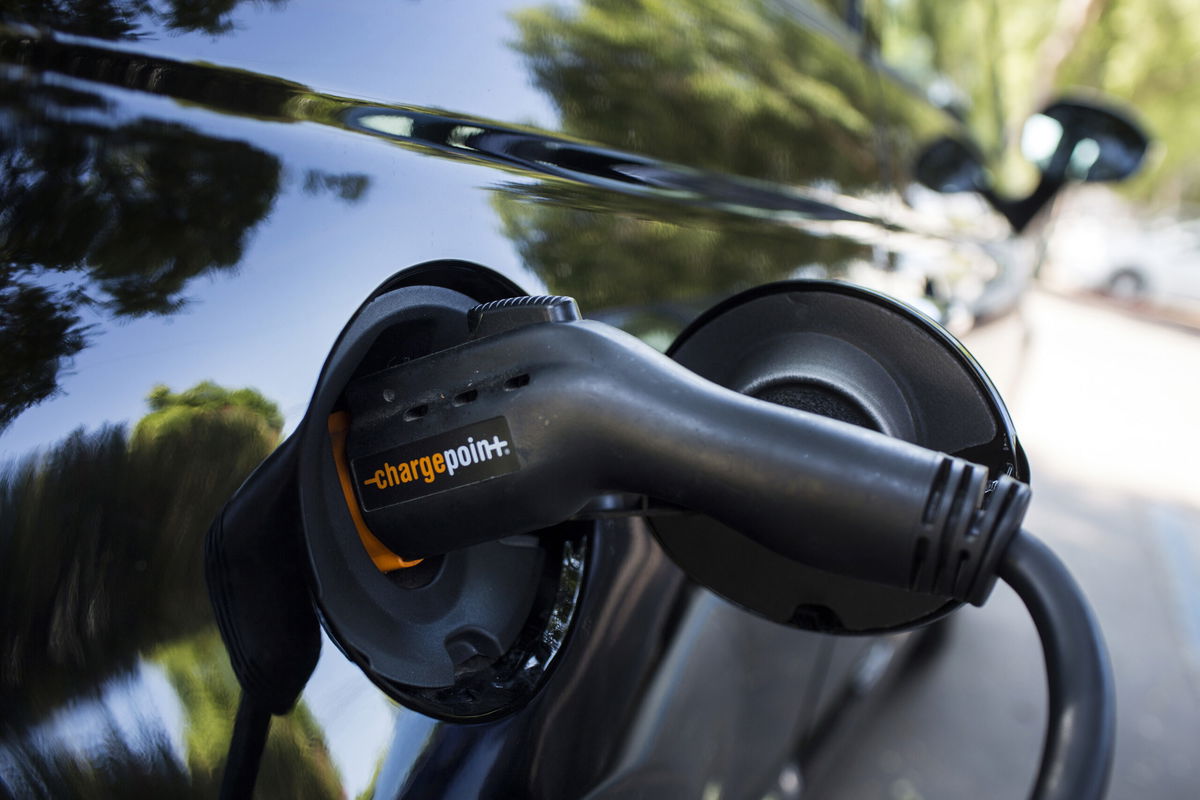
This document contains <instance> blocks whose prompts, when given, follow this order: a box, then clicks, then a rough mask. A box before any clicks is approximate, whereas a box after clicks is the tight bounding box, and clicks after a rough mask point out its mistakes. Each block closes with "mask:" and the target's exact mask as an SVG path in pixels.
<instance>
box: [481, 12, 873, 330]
mask: <svg viewBox="0 0 1200 800" xmlns="http://www.w3.org/2000/svg"><path fill="white" fill-rule="evenodd" d="M514 21H515V23H516V25H517V29H518V31H519V36H518V39H517V40H516V42H514V47H516V49H517V50H518V51H519V52H521V53H522V54H523V55H524V56H525V59H526V63H527V64H528V66H529V69H530V71H531V73H532V75H533V80H534V83H535V84H536V85H537V86H538V88H540V89H541V90H543V91H544V92H545V93H546V94H547V95H548V96H549V98H550V99H551V101H552V102H553V103H554V104H555V106H556V107H557V108H558V110H559V113H560V117H561V125H562V129H563V130H564V132H566V133H568V134H570V135H574V136H578V137H581V138H584V139H587V140H590V141H594V142H598V143H601V144H603V145H606V146H612V147H620V148H627V149H629V150H632V151H634V152H636V153H638V154H641V155H646V156H650V157H655V158H660V159H663V160H664V161H667V162H674V163H679V164H687V165H688V166H689V167H698V168H702V169H707V170H711V171H713V172H714V173H723V174H732V175H738V176H744V177H749V178H755V179H760V180H765V181H770V182H772V183H773V184H782V185H786V186H792V185H818V186H821V187H823V188H824V189H826V190H828V191H830V192H839V191H846V192H850V191H871V190H873V189H876V188H877V185H878V180H879V176H880V174H881V163H880V156H881V149H880V142H879V141H878V138H877V136H876V133H875V130H874V127H873V125H872V123H871V121H870V119H869V117H868V116H865V113H866V112H865V109H868V108H869V107H870V102H869V100H870V96H871V93H872V76H871V74H870V71H869V70H868V69H867V68H866V67H865V66H864V65H863V63H862V62H861V61H860V60H859V59H858V57H857V55H856V54H855V52H854V47H855V43H854V40H853V39H852V38H849V37H846V36H845V34H844V31H843V32H842V33H841V34H840V35H839V30H841V29H840V28H839V23H838V21H837V19H836V18H835V17H834V16H833V15H832V14H831V13H830V12H829V11H827V10H826V9H825V8H824V7H823V6H818V5H815V4H810V3H795V4H789V5H787V6H785V5H783V4H778V3H773V2H768V1H767V0H750V1H749V2H745V3H720V2H709V0H683V1H681V2H673V3H666V2H660V1H659V0H620V1H618V0H589V2H585V3H583V4H582V5H581V6H580V7H578V8H570V9H564V8H561V7H558V6H553V5H550V6H537V7H531V8H527V9H522V10H520V11H518V12H516V13H515V14H514ZM505 189H506V191H505V192H504V193H502V194H499V195H497V197H496V199H495V201H494V203H495V206H496V209H497V212H498V214H499V216H500V218H501V221H502V225H503V230H504V232H505V234H506V235H508V236H509V237H510V238H511V239H512V240H513V241H514V242H515V243H516V245H517V247H518V248H519V250H520V252H521V255H522V257H523V258H524V260H525V262H526V263H527V264H529V265H530V266H531V267H532V268H533V269H534V270H535V271H537V272H538V273H539V274H541V275H543V276H545V277H546V279H547V280H549V281H550V282H551V283H552V285H553V286H555V288H556V291H563V292H566V293H570V294H573V295H574V296H575V297H576V298H577V299H579V300H580V301H581V302H582V303H584V304H585V306H586V307H587V308H589V309H597V308H602V307H611V306H614V305H616V306H620V305H638V304H641V303H643V302H644V299H645V297H646V296H647V293H648V291H650V290H651V289H653V290H654V291H655V292H659V293H661V291H662V290H663V289H664V287H665V288H666V289H667V291H669V292H670V293H671V295H672V298H710V297H712V296H714V295H720V294H724V293H728V292H730V291H733V290H735V289H736V288H738V287H741V286H748V285H753V284H757V283H762V282H764V281H770V280H778V279H781V278H784V277H786V276H787V275H789V274H790V273H791V272H793V271H794V270H795V269H797V268H798V267H800V266H803V265H805V264H810V263H822V264H827V265H831V266H833V267H834V268H835V269H836V267H837V265H839V264H841V263H843V262H845V261H846V260H848V259H851V258H854V257H856V256H859V257H861V255H862V248H861V247H858V246H855V245H854V244H853V243H850V242H847V241H845V240H841V239H836V238H824V239H815V238H813V237H812V236H811V235H809V234H806V233H803V232H801V231H799V230H796V229H795V228H791V227H788V226H784V225H779V224H778V223H777V222H768V221H766V220H764V222H763V223H760V224H757V225H745V224H739V225H730V224H729V219H728V217H726V218H725V219H721V217H720V215H719V214H713V215H711V216H710V218H709V219H707V220H705V219H700V218H698V217H697V215H696V214H694V213H692V212H688V211H685V210H683V208H682V207H681V206H680V204H678V203H675V204H673V206H674V207H673V209H671V208H665V209H664V210H661V213H655V214H646V215H642V214H640V213H639V212H638V208H639V205H638V204H636V203H632V202H629V203H623V204H618V206H623V207H617V208H613V207H609V206H611V203H610V204H609V206H604V204H603V203H602V202H600V201H597V200H596V199H595V198H594V197H593V198H591V199H589V198H581V197H578V196H571V193H570V192H569V191H566V190H565V189H564V190H561V191H560V190H559V189H560V187H555V186H553V185H543V186H539V187H536V188H534V189H532V190H530V191H527V192H524V193H523V192H522V191H520V189H519V188H518V187H517V186H516V185H514V186H509V187H505ZM603 194H605V193H604V192H602V191H599V192H594V193H593V195H596V196H599V195H603ZM709 200H710V202H711V203H712V205H713V207H716V206H717V205H718V201H719V200H720V198H716V197H710V198H709ZM730 202H731V203H732V202H736V200H731V201H730ZM667 205H668V204H665V203H664V204H663V206H664V207H666V206H667ZM649 254H653V256H650V255H649Z"/></svg>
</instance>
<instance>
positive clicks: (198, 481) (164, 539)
mask: <svg viewBox="0 0 1200 800" xmlns="http://www.w3.org/2000/svg"><path fill="white" fill-rule="evenodd" d="M149 400H150V406H151V412H150V413H149V414H147V415H146V416H145V417H143V418H142V420H141V421H140V422H139V423H138V424H137V426H136V427H135V428H134V430H133V433H132V435H130V434H127V432H126V430H125V428H124V427H123V426H110V427H107V428H104V429H102V430H99V431H96V432H94V433H84V432H82V431H80V432H77V433H75V434H73V435H72V436H70V437H69V438H68V439H67V440H66V441H64V442H62V443H60V444H59V445H58V446H57V447H54V448H53V449H51V450H49V451H47V452H44V453H41V454H38V455H35V456H34V457H32V458H29V459H26V460H24V461H22V462H20V463H17V464H13V465H9V466H8V467H7V469H6V470H5V471H4V473H3V475H2V476H0V573H2V574H0V631H3V636H2V638H0V707H3V708H4V709H5V719H4V720H3V727H0V755H6V756H7V759H8V760H9V761H10V763H13V764H15V767H16V769H17V774H18V776H19V779H20V780H21V782H22V783H25V784H28V785H29V786H35V785H38V784H42V785H44V786H46V787H47V791H48V793H49V794H50V795H51V796H78V795H90V796H96V795H98V794H106V793H108V792H111V791H118V788H120V790H122V791H124V790H127V789H128V787H130V786H138V785H140V786H143V787H146V788H147V790H148V791H149V789H150V788H151V787H154V786H159V787H164V788H165V787H169V788H170V789H171V790H172V791H176V790H179V791H181V792H184V796H190V795H192V794H194V796H214V795H215V790H216V780H217V778H218V777H219V768H220V764H221V762H222V758H223V756H224V751H223V749H222V747H223V743H224V742H227V741H228V738H229V735H230V729H231V727H232V720H230V719H229V718H228V716H227V715H226V714H224V712H223V709H224V708H226V705H227V703H229V702H232V700H231V698H233V697H235V696H236V693H237V680H236V678H235V677H234V675H233V672H232V670H231V669H230V666H229V663H228V660H227V659H226V658H225V657H224V653H223V645H222V644H221V641H220V638H219V636H218V635H217V632H216V629H215V627H214V625H213V619H212V611H211V609H210V607H209V605H208V602H207V594H206V592H205V590H204V579H203V575H202V572H203V557H202V551H203V540H204V535H205V532H206V531H207V529H208V525H209V523H210V522H211V520H212V517H213V516H214V515H215V513H216V510H217V508H218V507H219V506H220V504H221V503H222V502H223V501H224V499H225V498H226V497H227V496H228V495H229V494H230V493H231V492H232V491H233V490H234V489H235V488H236V487H237V485H238V484H239V483H240V482H241V481H242V480H243V479H244V478H245V476H246V475H247V474H249V472H250V471H251V470H252V469H253V468H254V466H255V465H256V464H258V462H259V461H261V460H262V459H263V458H264V457H265V456H266V455H267V454H268V453H269V452H270V451H271V450H272V449H273V448H274V446H275V445H276V443H277V442H278V440H279V433H280V429H281V427H282V423H283V418H282V416H281V415H280V413H279V410H278V409H277V408H276V406H275V404H274V403H272V402H270V401H269V400H267V399H266V398H264V397H263V396H262V395H260V394H259V393H258V392H256V391H254V390H252V389H239V390H236V391H230V390H227V389H223V388H221V387H219V386H217V385H215V384H212V383H208V382H205V383H201V384H199V385H197V386H195V387H193V388H192V389H189V390H187V391H185V392H180V393H173V392H171V391H170V390H168V389H167V388H166V387H163V386H160V387H156V388H155V389H154V390H153V391H152V392H151V394H150V398H149ZM129 509H136V513H135V512H133V511H127V510H129ZM143 664H150V665H155V666H157V667H159V668H161V669H162V670H163V671H164V672H165V674H166V677H167V680H168V681H169V682H170V684H171V686H172V688H173V689H174V691H175V693H176V694H177V696H178V699H179V702H180V703H181V704H182V706H183V713H184V714H185V716H186V717H187V730H188V731H189V738H188V740H187V741H186V742H184V748H185V755H186V762H187V767H188V769H187V771H182V770H181V769H180V766H179V764H178V763H177V762H176V760H175V757H174V754H173V753H172V751H171V749H170V747H169V744H168V743H166V742H158V743H157V744H156V743H154V742H150V743H148V744H146V745H145V746H144V747H142V748H141V749H140V750H137V751H135V750H133V749H130V747H129V746H128V744H127V743H125V742H123V741H122V739H121V737H120V736H118V735H115V734H114V735H111V736H109V737H107V739H106V740H105V742H104V743H102V744H98V745H97V746H100V747H102V749H103V750H104V752H105V755H106V757H108V758H109V759H111V761H112V762H113V769H112V770H111V771H97V770H93V769H91V768H89V767H87V765H86V764H84V763H77V762H76V760H75V758H77V757H72V756H71V755H70V754H69V753H68V752H65V751H62V750H60V749H58V748H56V747H55V746H54V745H53V743H52V742H53V737H46V738H45V740H44V741H35V740H34V739H35V738H36V737H34V738H29V737H25V736H20V735H19V734H18V733H17V731H20V730H30V729H32V730H33V731H35V732H36V731H38V730H46V726H47V725H51V728H50V729H51V730H52V729H53V728H52V722H53V719H54V718H55V716H56V715H57V714H59V713H60V712H62V710H63V709H68V708H85V709H89V711H88V712H87V713H91V714H93V715H95V714H99V715H101V716H103V715H105V714H109V715H111V712H110V711H107V708H106V706H105V705H104V703H103V702H97V701H99V700H100V699H101V698H102V697H103V696H104V694H105V692H108V691H110V690H111V689H112V688H113V687H115V686H119V685H121V684H122V683H123V682H128V681H131V680H134V678H135V675H136V674H137V673H138V672H139V670H140V669H141V668H142V667H141V665H143ZM89 703H90V704H89ZM114 724H115V723H111V722H110V726H111V725H114ZM276 730H277V733H276V732H274V731H273V733H272V740H271V742H270V744H269V745H268V755H267V761H266V762H264V773H263V776H262V779H263V780H265V781H266V786H268V787H272V788H273V789H274V790H277V792H276V793H277V794H278V796H281V797H282V796H287V797H314V798H318V797H320V798H323V797H335V796H337V794H338V789H337V787H338V785H339V781H338V779H337V776H336V773H335V772H334V769H333V766H332V764H331V762H330V761H329V756H328V753H327V751H326V750H325V747H324V745H323V743H322V734H321V732H320V730H319V729H318V727H317V726H316V723H315V721H314V720H313V718H312V716H311V714H310V713H309V712H308V711H307V710H306V709H304V708H303V706H301V707H299V708H298V709H297V710H296V711H295V712H293V713H292V714H291V715H289V716H288V717H287V718H286V720H285V721H284V722H283V724H281V725H277V726H276ZM47 742H51V746H49V747H47V746H46V745H47ZM6 779H7V778H6ZM107 781H112V783H108V782H107Z"/></svg>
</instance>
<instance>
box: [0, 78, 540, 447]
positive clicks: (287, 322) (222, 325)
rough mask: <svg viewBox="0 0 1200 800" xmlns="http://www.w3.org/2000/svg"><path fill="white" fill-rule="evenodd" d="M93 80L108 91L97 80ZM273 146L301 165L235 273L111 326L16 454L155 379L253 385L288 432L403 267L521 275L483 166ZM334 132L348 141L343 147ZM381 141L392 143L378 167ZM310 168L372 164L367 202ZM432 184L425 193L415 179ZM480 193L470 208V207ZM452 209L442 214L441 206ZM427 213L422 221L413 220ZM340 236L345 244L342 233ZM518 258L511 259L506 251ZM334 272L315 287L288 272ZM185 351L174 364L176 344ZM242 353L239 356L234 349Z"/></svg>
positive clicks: (312, 130)
mask: <svg viewBox="0 0 1200 800" xmlns="http://www.w3.org/2000/svg"><path fill="white" fill-rule="evenodd" d="M89 88H93V89H94V88H96V87H95V84H90V85H89ZM108 91H113V92H114V94H115V95H116V96H117V97H119V100H120V103H119V107H123V111H122V116H128V117H131V118H133V117H137V116H143V115H144V116H151V117H155V116H169V117H172V118H175V119H179V120H180V121H183V122H186V124H188V125H190V126H192V127H194V128H195V129H196V130H197V131H198V132H201V133H209V134H211V135H214V136H220V137H222V138H246V139H251V140H253V139H255V138H257V137H255V136H253V135H252V131H253V130H254V128H255V127H256V126H261V125H263V124H271V123H262V122H258V121H254V120H247V119H243V118H238V117H233V116H229V115H218V114H213V113H210V112H206V111H201V110H197V109H180V108H179V107H178V106H177V105H176V104H175V103H174V102H173V101H171V100H168V99H164V98H158V97H154V96H150V95H146V94H142V93H137V92H128V91H120V90H105V92H106V93H107V92H108ZM278 128H279V130H277V131H275V132H274V135H273V137H272V139H271V141H272V144H273V145H274V146H276V147H277V148H278V149H277V150H276V151H275V152H274V153H273V154H274V155H277V156H279V157H280V159H281V160H282V161H283V163H284V165H285V168H289V171H290V173H291V177H290V179H289V180H288V181H287V182H286V183H285V187H284V190H283V191H281V192H280V195H279V197H278V198H277V199H276V201H275V204H274V207H273V209H272V211H271V222H272V223H273V224H265V225H262V226H259V228H257V229H256V230H254V231H253V232H252V233H251V236H250V240H249V246H248V247H247V250H246V253H245V256H244V258H243V260H242V262H241V263H240V265H239V266H238V268H237V272H236V274H235V275H231V274H217V275H216V276H214V277H211V278H205V279H203V280H196V281H193V282H192V283H190V284H189V285H188V287H187V289H186V291H185V293H184V294H185V296H186V297H188V298H189V299H190V300H191V303H190V306H189V307H188V308H186V309H185V310H184V311H183V313H180V314H175V315H171V316H166V317H157V316H154V317H144V318H140V319H133V320H129V321H124V322H122V323H119V324H104V325H102V326H101V327H100V329H99V331H98V333H97V335H96V336H95V337H94V340H93V341H94V343H93V344H92V345H91V346H90V347H88V348H86V349H85V350H84V351H83V352H81V353H80V354H79V355H78V356H76V358H75V359H74V367H73V369H72V370H71V371H70V372H71V373H72V374H69V375H67V376H66V377H65V378H64V380H63V381H62V389H63V391H64V395H63V396H60V397H57V398H55V399H54V400H52V401H51V402H47V403H44V404H42V405H40V406H36V407H34V408H32V409H30V410H28V411H26V412H25V413H24V414H22V415H21V416H20V417H18V418H17V420H16V421H15V422H14V423H13V425H12V426H11V427H10V428H9V429H8V430H7V431H5V432H4V433H3V435H2V436H0V448H2V449H3V450H4V452H5V453H7V454H9V455H12V456H16V455H20V454H22V453H24V452H26V451H27V450H29V449H31V448H32V447H35V446H37V445H38V444H41V443H44V442H47V441H53V440H56V439H59V438H61V437H62V436H64V435H66V434H67V433H69V432H70V431H71V430H72V429H74V428H76V427H78V426H79V425H84V426H86V427H89V428H90V427H95V426H98V425H100V424H102V423H105V422H115V421H120V420H130V419H136V418H137V417H140V416H141V415H142V414H143V413H144V412H145V403H144V398H145V395H146V393H147V392H148V391H149V389H150V387H151V386H153V385H154V384H155V383H166V384H168V385H170V386H174V387H177V388H182V387H186V386H191V385H194V384H195V383H196V382H198V381H200V380H204V379H207V378H211V379H214V380H216V381H218V382H220V383H223V384H226V385H232V386H241V385H248V386H255V387H256V388H258V389H259V390H260V391H262V392H263V393H264V394H265V395H266V396H268V397H270V398H272V399H274V400H275V401H276V402H278V404H279V406H280V407H281V409H283V411H284V413H285V415H286V417H287V430H288V431H290V430H291V427H292V426H294V424H295V422H296V421H297V420H298V418H299V415H300V414H301V413H302V412H303V409H304V407H305V406H306V405H307V402H308V396H309V393H310V392H311V390H312V384H313V381H314V380H315V379H316V374H317V371H318V369H319V368H320V365H321V362H322V360H323V359H324V357H325V354H326V352H328V349H329V347H330V345H331V344H332V343H333V340H334V338H335V337H336V336H337V333H338V331H339V330H341V327H342V325H343V324H344V323H345V321H346V320H347V319H348V318H349V317H350V315H351V314H352V313H353V311H354V309H355V308H357V307H358V305H359V303H361V302H362V300H363V298H364V297H366V296H367V295H368V294H369V293H370V291H371V290H372V289H374V288H375V287H376V286H377V285H378V284H379V282H380V281H382V280H383V279H384V278H386V277H387V276H388V275H390V274H392V273H393V272H395V271H397V270H399V269H401V268H403V267H406V266H409V265H411V264H415V263H418V262H420V261H424V260H428V259H434V258H456V257H460V258H472V257H475V258H478V255H477V254H478V253H484V252H486V253H488V254H489V256H490V259H491V263H489V266H492V267H493V268H496V269H500V270H503V271H506V272H507V273H508V274H510V275H513V276H521V277H522V280H523V281H524V282H525V283H526V284H527V285H528V286H529V287H530V288H531V289H533V288H535V287H536V286H537V284H536V283H533V282H531V278H529V277H528V275H527V273H525V272H524V270H523V268H521V267H520V266H519V262H518V260H517V257H516V254H515V253H514V252H513V247H512V244H511V242H510V241H509V240H508V239H507V238H506V237H505V236H503V235H502V234H501V233H500V231H499V230H498V227H497V224H496V221H495V212H494V211H493V210H492V208H491V206H490V205H489V193H487V192H480V191H473V189H475V187H479V186H488V185H491V184H493V183H494V182H495V179H494V175H493V174H492V173H491V172H490V171H488V170H484V169H480V168H479V167H475V166H470V165H466V164H461V163H448V162H444V161H437V160H430V159H424V158H420V157H414V156H411V155H409V154H408V153H406V152H404V151H402V150H398V149H396V148H395V147H394V146H392V145H389V144H387V143H385V142H381V141H375V140H371V139H366V138H364V137H361V136H356V135H355V134H352V133H348V132H332V131H329V130H328V129H323V128H319V127H316V126H311V125H279V126H278ZM331 136H332V137H333V139H332V141H333V142H334V143H335V144H336V145H337V146H335V147H331V146H330V143H331V138H330V137H331ZM379 148H387V149H388V150H390V153H386V154H385V155H384V159H383V160H382V163H384V164H386V165H387V166H389V167H391V169H390V170H388V171H387V172H386V173H381V172H379V171H378V170H379V164H380V163H381V159H380V153H379ZM311 168H328V169H329V170H330V171H336V172H340V173H345V172H362V173H366V174H367V175H368V176H369V177H370V179H371V184H370V186H369V188H368V189H367V192H366V196H365V197H364V199H363V200H362V202H361V203H359V204H357V205H350V204H346V203H344V202H339V201H337V200H334V199H333V198H332V197H331V196H330V195H317V196H310V195H307V194H305V193H304V192H302V191H301V185H300V184H301V183H302V179H301V176H302V175H303V173H304V171H305V170H308V169H311ZM412 186H420V187H421V192H420V193H419V194H417V193H414V192H412V191H411V189H410V187H412ZM464 197H469V198H470V201H471V202H472V206H471V207H464V206H463V198H464ZM439 208H440V209H442V211H441V213H437V212H436V211H434V212H433V213H430V209H439ZM416 220H420V225H419V226H418V227H412V226H410V225H409V224H408V223H409V222H410V221H416ZM331 240H334V241H336V242H337V244H336V245H335V246H331V245H330V241H331ZM331 251H336V252H337V253H338V258H337V261H336V263H312V259H313V253H329V252H331ZM502 255H508V256H509V258H508V259H507V263H504V262H503V261H501V260H500V257H501V256H502ZM311 272H316V273H319V274H324V275H326V276H327V282H326V290H325V291H324V293H323V294H321V295H319V296H316V295H314V294H313V293H312V292H311V291H310V290H309V288H308V284H307V283H306V282H305V281H302V280H295V281H293V280H290V279H289V276H290V275H294V274H303V273H311ZM172 352H173V353H175V354H176V355H177V357H176V358H173V359H168V360H164V359H163V355H164V354H166V353H172ZM231 353H236V354H237V357H236V358H230V357H229V355H230V354H231Z"/></svg>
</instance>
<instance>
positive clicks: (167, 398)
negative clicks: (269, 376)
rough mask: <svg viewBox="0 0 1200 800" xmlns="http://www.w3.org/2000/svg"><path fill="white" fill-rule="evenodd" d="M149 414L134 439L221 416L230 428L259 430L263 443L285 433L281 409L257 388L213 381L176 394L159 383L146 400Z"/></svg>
mask: <svg viewBox="0 0 1200 800" xmlns="http://www.w3.org/2000/svg"><path fill="white" fill-rule="evenodd" d="M146 403H147V404H148V405H149V406H150V413H149V414H147V415H146V416H144V417H142V418H141V420H139V421H138V424H137V427H136V428H134V431H133V438H134V441H135V442H137V441H139V440H141V439H143V438H146V437H151V438H157V437H160V436H163V435H164V434H168V433H175V434H179V433H183V434H186V431H187V429H188V427H189V426H191V425H192V424H193V421H194V420H195V418H196V417H197V416H205V415H219V416H221V417H224V418H225V421H226V422H228V423H230V424H231V425H247V426H250V427H252V428H257V429H258V433H259V435H260V436H261V437H262V438H263V440H264V441H268V442H271V443H272V444H274V443H275V442H276V441H277V440H278V438H279V432H280V431H282V430H283V413H282V412H280V410H279V406H277V405H275V403H273V402H272V401H270V400H268V399H267V398H265V397H263V395H262V394H261V393H260V392H259V391H258V390H256V389H226V388H224V387H223V386H218V385H217V384H215V383H213V382H212V381H201V382H200V383H198V384H196V385H195V386H193V387H192V388H191V389H187V390H185V391H182V392H179V393H175V392H172V391H171V390H170V388H169V387H167V386H164V385H163V384H161V383H160V384H158V385H157V386H155V387H154V388H153V389H151V390H150V394H149V395H147V397H146Z"/></svg>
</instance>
